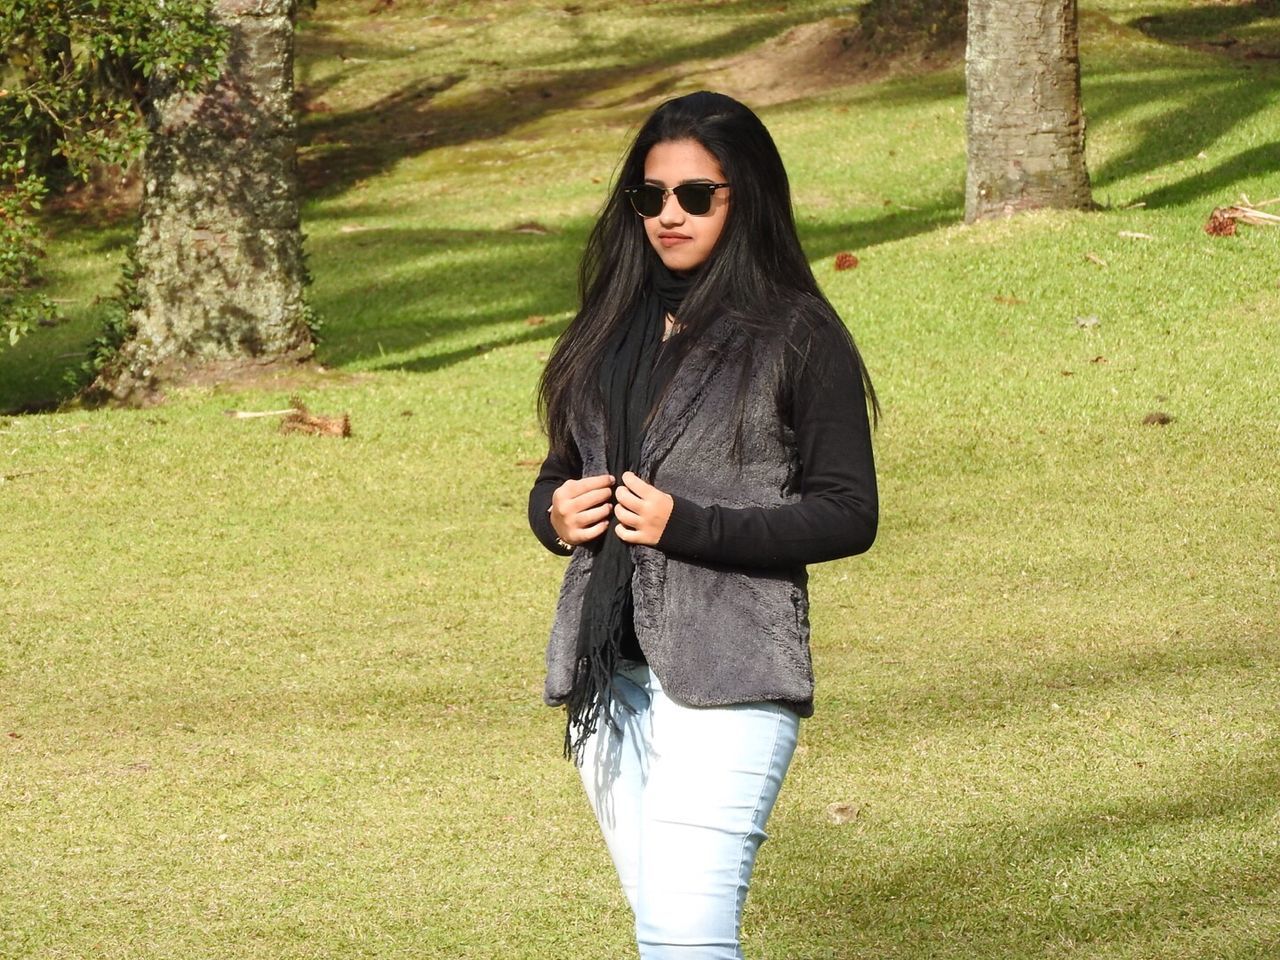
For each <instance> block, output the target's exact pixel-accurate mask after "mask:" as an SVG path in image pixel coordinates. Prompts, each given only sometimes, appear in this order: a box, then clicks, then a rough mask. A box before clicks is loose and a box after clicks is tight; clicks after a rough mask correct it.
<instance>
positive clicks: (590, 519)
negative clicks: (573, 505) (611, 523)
mask: <svg viewBox="0 0 1280 960" xmlns="http://www.w3.org/2000/svg"><path fill="white" fill-rule="evenodd" d="M612 512H613V507H612V505H610V504H607V503H606V504H603V505H602V506H599V507H596V508H595V509H594V510H583V511H582V512H581V513H577V514H574V515H573V517H572V518H570V522H571V523H572V524H573V525H574V526H577V527H588V526H591V525H592V524H595V523H599V522H600V521H601V520H608V519H609V514H610V513H612Z"/></svg>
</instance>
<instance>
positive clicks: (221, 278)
mask: <svg viewBox="0 0 1280 960" xmlns="http://www.w3.org/2000/svg"><path fill="white" fill-rule="evenodd" d="M295 7H296V4H295V0H216V2H215V4H214V16H215V17H217V18H218V19H219V20H220V21H221V22H223V23H224V24H225V25H226V26H227V28H228V31H229V35H230V46H229V50H228V54H227V60H226V64H225V66H224V69H223V72H222V74H221V75H220V76H219V77H218V79H217V80H216V81H215V82H214V83H213V84H211V85H210V86H209V87H207V88H205V89H203V90H202V91H200V92H199V93H195V94H190V93H181V92H175V91H172V90H167V89H166V88H165V85H164V82H163V80H158V81H156V82H155V83H153V85H152V90H151V94H152V97H153V99H152V107H151V111H150V116H149V123H150V127H151V138H150V141H149V143H148V146H147V150H146V155H145V158H144V179H143V198H142V212H141V223H140V227H139V233H138V240H137V262H138V266H139V273H138V276H137V281H136V284H137V285H136V290H135V291H134V296H133V297H132V300H133V310H132V312H131V315H130V327H131V329H132V331H133V332H132V335H131V337H130V338H129V339H128V340H127V341H126V343H125V344H124V345H123V347H122V348H121V350H120V353H119V355H118V356H117V358H116V360H115V362H113V363H112V364H111V365H110V367H109V368H108V369H107V370H106V371H104V372H103V375H102V377H101V378H100V381H99V386H100V387H101V388H103V389H105V390H106V391H107V392H108V393H109V394H110V395H112V396H113V397H114V398H116V399H117V400H122V401H136V400H139V399H145V397H146V396H148V395H150V394H152V393H154V392H155V391H156V389H157V388H159V387H161V386H163V385H164V384H166V383H172V382H180V381H181V380H183V379H184V378H185V377H186V376H188V375H189V374H190V373H191V372H192V371H194V370H198V369H207V368H208V367H210V366H212V367H215V368H216V367H218V366H220V365H223V366H226V365H238V364H259V363H270V362H278V361H293V360H300V359H305V358H306V357H309V356H310V355H311V353H312V350H313V346H314V345H313V339H312V335H311V330H310V327H309V325H308V323H307V312H306V308H305V304H304V300H303V287H304V284H305V281H306V265H305V262H304V259H303V250H302V233H301V229H300V224H299V214H298V190H297V169H296V167H297V160H296V136H295V121H294V116H293V28H294V17H295V12H296V10H295Z"/></svg>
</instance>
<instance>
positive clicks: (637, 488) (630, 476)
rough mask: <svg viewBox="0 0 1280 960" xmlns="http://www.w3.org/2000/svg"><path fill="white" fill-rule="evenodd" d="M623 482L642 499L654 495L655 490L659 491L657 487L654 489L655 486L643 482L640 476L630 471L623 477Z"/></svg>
mask: <svg viewBox="0 0 1280 960" xmlns="http://www.w3.org/2000/svg"><path fill="white" fill-rule="evenodd" d="M622 482H623V483H625V484H626V485H627V489H629V490H632V491H634V492H635V493H636V494H638V495H639V496H641V497H646V496H648V495H649V494H651V493H653V491H654V490H655V489H657V488H656V487H654V485H653V484H651V483H646V482H645V481H643V480H641V479H640V478H639V477H638V476H636V475H635V474H634V473H632V472H631V471H630V470H628V471H627V472H626V473H624V474H623V475H622Z"/></svg>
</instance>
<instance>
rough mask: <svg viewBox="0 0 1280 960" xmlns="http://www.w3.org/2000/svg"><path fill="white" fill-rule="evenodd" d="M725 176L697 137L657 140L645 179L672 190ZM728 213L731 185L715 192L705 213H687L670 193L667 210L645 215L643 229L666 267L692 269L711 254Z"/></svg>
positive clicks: (665, 205)
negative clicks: (654, 215) (696, 214)
mask: <svg viewBox="0 0 1280 960" xmlns="http://www.w3.org/2000/svg"><path fill="white" fill-rule="evenodd" d="M724 180H725V176H724V171H723V170H721V169H720V164H719V163H717V162H716V158H715V157H714V156H712V155H711V153H709V152H708V151H707V149H706V147H704V146H702V144H700V143H698V142H697V141H694V140H668V141H666V142H664V143H658V144H655V145H654V146H653V147H652V148H651V149H650V150H649V155H648V156H647V157H645V158H644V182H645V183H652V184H654V185H656V186H659V187H663V188H665V189H668V190H669V189H671V188H672V187H678V186H679V185H680V184H682V183H698V182H703V183H724ZM728 212H729V188H727V187H725V188H722V189H720V190H717V191H716V192H715V193H713V194H712V195H711V209H710V210H708V211H707V212H706V213H705V214H703V215H701V216H694V215H693V214H689V213H685V212H684V210H683V209H682V208H681V207H680V201H678V200H677V199H676V195H675V194H674V193H669V194H667V199H666V202H665V203H664V204H663V205H662V212H661V213H659V214H658V215H657V216H656V217H647V218H645V221H644V231H645V234H646V235H647V236H648V237H649V243H651V244H652V245H653V249H654V250H656V251H657V252H658V256H659V257H661V258H662V262H663V263H664V264H666V265H667V269H669V270H675V271H684V270H693V269H695V268H697V267H700V266H702V264H703V263H705V262H706V260H707V258H708V257H709V256H711V251H712V250H714V249H715V246H716V241H717V240H719V239H720V233H721V231H723V230H724V221H725V216H726V215H727V214H728Z"/></svg>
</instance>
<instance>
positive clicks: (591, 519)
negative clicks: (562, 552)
mask: <svg viewBox="0 0 1280 960" xmlns="http://www.w3.org/2000/svg"><path fill="white" fill-rule="evenodd" d="M612 499H613V477H611V476H609V474H607V473H603V474H601V475H600V476H597V477H583V478H582V479H581V480H566V481H565V482H564V483H562V484H560V486H558V487H557V488H556V492H555V493H553V494H552V495H551V526H552V528H553V529H554V530H555V532H556V536H557V537H559V538H560V539H561V540H563V541H564V542H565V543H567V544H568V545H569V546H571V547H576V546H578V544H580V543H587V542H588V541H590V540H594V539H595V538H596V537H598V536H600V535H601V534H602V533H604V532H605V531H606V530H608V529H609V515H610V513H612V512H613V507H612V505H611V503H610V501H611V500H612Z"/></svg>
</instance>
